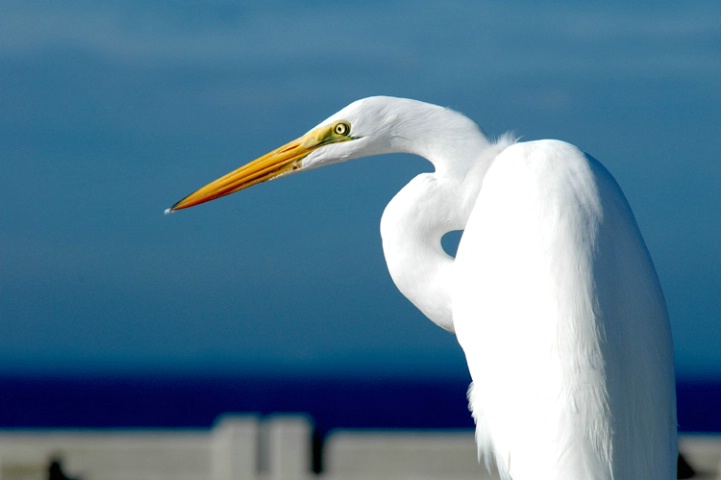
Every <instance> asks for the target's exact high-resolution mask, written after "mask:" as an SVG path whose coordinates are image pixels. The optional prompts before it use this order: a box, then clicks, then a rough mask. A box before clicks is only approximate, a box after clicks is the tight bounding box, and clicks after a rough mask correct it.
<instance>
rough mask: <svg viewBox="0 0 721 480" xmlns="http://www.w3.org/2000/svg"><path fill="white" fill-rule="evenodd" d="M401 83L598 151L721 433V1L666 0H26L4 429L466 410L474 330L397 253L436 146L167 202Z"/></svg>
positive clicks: (12, 175) (401, 88)
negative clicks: (383, 229) (418, 182)
mask: <svg viewBox="0 0 721 480" xmlns="http://www.w3.org/2000/svg"><path fill="white" fill-rule="evenodd" d="M378 94H383V95H394V96H402V97H410V98H416V99H420V100H424V101H427V102H431V103H436V104H440V105H444V106H449V107H451V108H454V109H456V110H459V111H461V112H463V113H465V114H466V115H468V116H469V117H471V118H472V119H474V120H476V121H477V122H478V123H479V125H480V126H481V127H482V128H483V129H484V130H485V131H486V132H487V133H488V134H489V135H490V136H493V137H495V136H498V135H501V134H502V133H504V132H506V131H513V132H515V133H516V134H518V135H520V136H521V137H522V139H524V140H533V139H541V138H559V139H563V140H566V141H569V142H571V143H574V144H576V145H578V146H579V147H580V148H582V149H583V150H585V151H586V152H588V153H590V154H591V155H593V156H594V157H596V158H598V159H599V160H601V161H602V162H603V163H604V164H605V165H606V166H607V167H608V168H609V170H610V171H611V172H612V173H613V174H614V175H615V177H616V179H617V180H618V182H619V183H620V185H621V186H622V188H623V189H624V191H625V193H626V195H627V197H628V199H629V202H630V203H631V205H632V207H633V209H634V212H635V214H636V218H637V221H638V223H639V226H640V228H641V230H642V232H643V234H644V236H645V239H646V241H647V244H648V247H649V250H650V251H651V254H652V256H653V258H654V261H655V264H656V268H657V270H658V273H659V276H660V279H661V283H662V285H663V287H664V290H665V294H666V298H667V301H668V307H669V310H670V314H671V321H672V328H673V335H674V344H675V350H676V368H677V377H678V398H679V423H680V428H681V430H682V431H718V430H719V409H718V405H719V363H720V360H719V337H720V332H719V263H720V260H719V5H718V2H712V1H698V2H691V3H685V4H683V6H681V5H680V4H679V3H678V2H673V1H666V0H661V1H657V2H627V1H621V0H611V1H604V2H584V3H582V4H579V3H577V2H571V1H568V2H564V1H562V2H554V3H553V4H541V3H538V2H533V1H530V0H523V1H517V2H510V3H509V2H503V1H500V0H494V1H450V2H427V3H419V2H413V1H410V0H403V1H397V2H380V1H369V2H363V3H361V4H358V3H356V4H352V5H351V4H348V3H344V2H337V3H336V2H319V1H303V2H291V1H269V2H241V1H239V2H230V1H220V0H219V1H205V2H204V1H190V0H187V1H183V0H181V1H176V2H159V1H147V0H143V1H139V0H138V1H124V2H100V3H99V2H91V1H81V0H70V1H66V2H60V3H58V2H51V1H27V0H23V1H19V0H18V1H13V0H3V1H2V2H1V3H0V164H1V165H2V173H1V175H0V204H1V205H2V208H0V225H1V228H0V249H1V250H0V405H1V408H0V427H28V426H30V427H67V426H70V427H125V426H160V427H164V426H168V427H173V426H183V427H188V426H190V427H193V426H198V427H202V426H209V425H210V424H211V423H212V422H213V421H214V419H215V418H216V416H217V415H218V414H220V413H222V412H225V411H255V412H261V413H264V412H273V411H278V410H281V411H299V412H308V413H310V414H311V415H312V416H313V417H314V419H315V422H316V427H317V428H318V430H319V431H320V432H324V431H327V430H328V429H330V428H333V427H338V426H342V427H354V426H370V427H395V426H398V427H445V428H448V427H453V428H460V427H468V428H470V427H471V426H472V420H471V418H470V415H469V414H468V413H467V410H466V400H465V391H466V388H467V385H468V382H469V380H470V379H469V376H468V372H467V369H466V366H465V362H464V358H463V354H462V352H461V349H460V347H459V346H458V345H457V343H456V341H455V338H454V337H453V336H452V335H450V334H448V333H446V332H445V331H443V330H441V329H439V328H438V327H436V326H435V325H433V324H432V323H431V322H430V321H428V320H427V319H425V318H424V317H423V316H422V314H420V313H419V312H418V311H417V310H416V309H415V308H414V307H413V306H412V305H411V304H410V303H409V302H408V301H407V300H405V298H404V297H403V296H402V295H401V294H400V293H399V292H398V291H397V290H396V288H395V286H394V285H393V283H392V281H391V279H390V277H389V275H388V273H387V271H386V267H385V263H384V260H383V254H382V251H381V244H380V235H379V221H380V217H381V214H382V212H383V208H384V206H385V205H386V204H387V203H388V201H389V200H390V199H391V198H392V196H393V195H394V194H395V193H396V192H397V191H398V190H399V189H400V188H401V187H402V186H403V185H404V184H405V183H407V182H408V181H409V180H410V179H411V178H412V177H413V176H415V175H416V174H418V173H419V172H421V171H428V170H429V169H430V164H428V163H427V162H426V161H424V160H423V159H419V158H416V157H411V156H404V155H397V156H383V157H376V158H371V159H364V160H362V161H356V162H350V163H347V164H342V165H338V166H334V167H332V168H327V169H321V170H318V171H313V172H311V173H307V174H304V175H298V176H293V177H291V178H288V179H283V180H281V181H278V182H271V183H269V184H264V185H260V186H257V187H255V188H253V189H250V190H248V191H244V192H242V193H239V194H237V195H234V196H231V197H228V198H225V199H222V200H219V201H216V202H213V203H211V204H208V205H203V206H201V207H197V208H194V209H191V210H188V211H183V212H181V213H177V214H175V215H172V216H164V215H163V210H164V209H165V208H167V207H169V206H170V205H172V204H173V203H174V202H175V201H177V200H179V199H180V198H182V197H183V196H185V195H187V194H189V193H190V192H192V191H193V190H195V189H196V188H198V187H200V186H202V185H204V184H205V183H206V182H208V181H210V180H213V179H215V178H217V177H218V176H220V175H222V174H225V173H226V172H228V171H230V170H232V169H234V168H236V167H238V166H240V165H241V164H242V163H245V162H246V161H248V160H251V159H253V158H255V157H257V156H259V155H260V154H263V153H265V152H267V151H269V150H270V149H272V148H275V147H277V146H279V145H281V144H283V143H285V142H286V141H288V140H291V139H293V138H295V137H297V136H298V135H300V134H302V133H304V132H305V131H307V130H308V129H310V128H311V127H313V126H315V125H316V124H317V123H318V122H319V121H321V120H323V119H324V118H326V117H327V116H329V115H330V114H332V113H334V112H335V111H337V110H339V109H340V108H342V107H343V106H345V105H346V104H348V103H350V102H351V101H353V100H355V99H358V98H362V97H366V96H370V95H378ZM449 248H450V249H452V248H453V247H452V245H449Z"/></svg>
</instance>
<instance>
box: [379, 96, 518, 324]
mask: <svg viewBox="0 0 721 480" xmlns="http://www.w3.org/2000/svg"><path fill="white" fill-rule="evenodd" d="M443 110H444V113H445V115H444V116H443V119H444V121H445V126H446V127H447V132H446V134H443V133H441V134H439V133H438V129H437V126H438V123H437V121H434V122H433V123H434V130H429V131H433V132H434V133H433V135H432V136H430V135H429V136H427V137H425V139H424V141H422V142H420V143H413V144H411V143H410V142H409V143H408V144H405V145H404V144H403V143H404V142H403V137H402V135H400V136H399V140H398V144H397V147H399V150H402V151H405V152H407V153H414V154H417V155H420V156H423V157H425V158H426V159H428V160H429V161H431V163H433V165H434V167H435V172H434V173H425V174H421V175H419V176H417V177H415V178H414V179H413V180H412V181H411V182H410V183H408V185H406V186H405V187H404V188H403V189H402V190H401V191H400V192H398V194H397V195H396V196H395V197H394V198H393V199H392V200H391V202H390V203H389V204H388V206H387V207H386V209H385V211H384V213H383V217H382V219H381V237H382V240H383V253H384V254H385V258H386V263H387V265H388V270H389V272H390V274H391V277H392V278H393V281H394V283H395V284H396V286H397V287H398V289H399V290H400V291H401V293H403V295H405V296H406V298H408V300H410V301H411V303H413V304H414V305H415V306H416V307H417V308H418V309H419V310H421V312H423V313H424V314H425V315H426V316H427V317H428V318H429V319H431V320H432V321H433V322H434V323H435V324H437V325H438V326H440V327H442V328H444V329H446V330H448V331H450V332H454V327H453V314H452V302H451V299H452V288H453V282H454V274H453V262H454V259H453V257H450V256H449V255H447V254H446V253H445V252H444V251H443V247H442V246H441V238H442V237H443V235H444V234H446V233H447V232H450V231H452V230H462V229H463V228H464V227H465V225H466V222H467V220H468V217H469V215H470V213H471V210H472V209H473V206H474V205H475V200H476V198H477V196H478V193H479V191H480V188H481V183H482V181H483V177H484V175H485V173H486V171H487V169H488V167H489V166H490V165H491V162H492V161H493V158H495V156H496V155H497V154H498V152H500V150H502V149H503V148H505V147H506V146H507V145H508V144H509V143H511V142H512V139H510V138H504V139H503V140H502V141H501V142H499V143H497V144H491V143H489V142H488V140H487V139H486V137H485V136H484V135H483V134H482V133H481V131H480V130H479V129H478V127H477V126H476V125H475V124H474V123H473V122H471V121H470V120H468V119H467V118H466V117H463V116H462V115H460V114H457V113H455V112H450V111H448V110H445V109H443ZM417 127H418V126H417V125H416V126H415V127H414V131H416V132H417V131H418V129H417ZM401 133H402V132H401Z"/></svg>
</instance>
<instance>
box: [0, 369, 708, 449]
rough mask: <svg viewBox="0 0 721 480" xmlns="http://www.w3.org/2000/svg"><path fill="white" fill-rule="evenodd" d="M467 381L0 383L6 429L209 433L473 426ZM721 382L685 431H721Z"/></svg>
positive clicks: (692, 407) (695, 391)
mask: <svg viewBox="0 0 721 480" xmlns="http://www.w3.org/2000/svg"><path fill="white" fill-rule="evenodd" d="M467 381H468V380H467V379H465V378H456V379H433V380H420V379H403V378H392V377H389V378H383V379H377V378H355V379H353V378H332V377H331V378H300V377H282V376H275V377H253V376H234V375H194V376H180V375H176V376H169V375H157V376H154V375H150V374H143V375H114V376H101V375H78V376H70V377H65V376H51V375H46V376H42V375H35V376H4V377H0V428H137V427H141V428H142V427H152V428H166V427H170V428H172V427H181V428H207V427H210V426H212V425H213V423H214V422H215V421H216V419H217V418H218V417H219V416H220V415H221V414H223V413H226V412H256V413H258V414H261V415H264V414H271V413H278V412H302V413H307V414H309V415H310V416H311V417H312V419H313V421H314V425H315V430H316V435H320V436H323V435H324V434H325V433H326V432H328V431H329V430H331V429H333V428H452V429H458V428H468V429H470V428H473V422H472V419H471V416H470V414H469V413H468V410H467V406H466V399H465V398H466V389H467ZM720 412H721V386H720V385H719V382H679V384H678V421H679V428H680V430H681V431H682V432H716V433H718V432H719V430H720V427H721V413H720Z"/></svg>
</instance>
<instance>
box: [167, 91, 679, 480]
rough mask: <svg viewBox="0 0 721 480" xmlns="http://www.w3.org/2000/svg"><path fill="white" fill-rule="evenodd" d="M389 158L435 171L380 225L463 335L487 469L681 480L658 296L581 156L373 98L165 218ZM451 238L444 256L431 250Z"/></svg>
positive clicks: (433, 309)
mask: <svg viewBox="0 0 721 480" xmlns="http://www.w3.org/2000/svg"><path fill="white" fill-rule="evenodd" d="M395 152H404V153H411V154H416V155H420V156H422V157H425V158H426V159H428V160H429V161H430V162H431V163H432V164H433V165H434V167H435V171H434V172H433V173H423V174H421V175H418V176H417V177H415V178H414V179H413V180H412V181H411V182H410V183H409V184H408V185H406V186H405V187H404V188H403V189H402V190H401V191H400V192H398V194H397V195H396V196H395V197H394V198H393V199H392V200H391V202H390V203H389V204H388V206H387V208H386V209H385V212H384V213H383V217H382V219H381V236H382V239H383V251H384V254H385V257H386V262H387V264H388V270H389V271H390V274H391V276H392V277H393V281H394V282H395V284H396V285H397V286H398V289H399V290H400V291H401V292H402V293H403V294H404V295H405V296H406V297H407V298H408V299H409V300H410V301H411V302H412V303H413V304H414V305H416V306H417V307H418V308H419V309H420V310H421V311H422V312H423V313H424V314H425V315H426V316H427V317H428V318H430V319H431V320H432V321H433V322H435V323H436V324H438V325H439V326H441V327H443V328H444V329H446V330H448V331H450V332H455V334H456V335H457V338H458V342H459V343H460V345H461V346H462V348H463V350H464V352H465V355H466V359H467V361H468V367H469V370H470V373H471V377H472V380H473V383H472V384H471V387H470V389H469V393H468V397H469V406H470V409H471V411H472V414H473V417H474V419H475V422H476V439H477V442H478V449H479V455H482V456H484V457H485V459H486V463H487V464H488V462H490V460H489V459H493V458H495V462H496V464H497V466H498V469H499V471H500V473H501V476H502V477H503V478H513V479H514V480H523V479H529V478H533V479H539V478H541V479H563V480H568V479H615V480H621V479H636V480H637V479H644V478H648V479H655V480H657V479H670V478H675V473H676V459H677V446H676V400H675V388H674V371H673V352H672V344H671V335H670V328H669V321H668V314H667V311H666V306H665V301H664V298H663V293H662V291H661V287H660V285H659V281H658V278H657V275H656V272H655V270H654V266H653V263H652V261H651V258H650V256H649V254H648V251H647V249H646V246H645V244H644V241H643V239H642V237H641V234H640V232H639V230H638V227H637V225H636V221H635V220H634V217H633V214H632V213H631V209H630V207H629V206H628V203H627V201H626V199H625V197H624V195H623V193H622V192H621V189H620V188H619V186H618V185H617V183H616V181H615V180H614V179H613V177H612V176H611V174H610V173H609V172H608V171H607V170H606V169H605V168H604V167H603V166H602V165H601V164H600V163H599V162H598V161H596V160H595V159H593V158H592V157H590V156H588V155H586V154H584V153H583V152H582V151H581V150H579V149H578V148H576V147H574V146H572V145H570V144H568V143H564V142H561V141H557V140H540V141H531V142H522V143H516V142H515V140H514V139H512V138H510V137H508V136H504V137H502V138H501V139H500V140H499V141H497V142H492V141H489V140H488V139H487V138H486V136H485V135H484V134H483V133H482V132H481V130H480V129H479V128H478V127H477V126H476V124H475V123H473V122H472V121H471V120H469V119H468V118H467V117H465V116H463V115H461V114H459V113H456V112H454V111H452V110H449V109H446V108H442V107H439V106H435V105H430V104H426V103H422V102H418V101H415V100H408V99H400V98H390V97H371V98H366V99H363V100H359V101H356V102H354V103H352V104H350V105H349V106H347V107H346V108H344V109H343V110H341V111H340V112H338V113H336V114H335V115H332V116H331V117H330V118H328V119H327V120H324V121H323V122H321V123H320V124H319V125H318V126H317V127H315V128H313V129H311V130H310V131H309V132H308V133H306V134H305V135H303V136H301V137H300V138H298V139H297V140H294V141H292V142H290V143H288V144H286V145H284V146H282V147H280V148H278V149H276V150H273V151H272V152H270V153H268V154H266V155H264V156H262V157H260V158H258V159H257V160H255V161H253V162H251V163H249V164H247V165H245V166H243V167H241V168H239V169H237V170H235V171H233V172H231V173H229V174H227V175H225V176H224V177H222V178H220V179H218V180H216V181H214V182H212V183H210V184H208V185H206V186H205V187H203V188H201V189H200V190H198V191H196V192H195V193H193V194H191V195H189V196H188V197H186V198H184V199H183V200H181V201H179V202H178V203H176V204H175V205H174V206H173V207H172V208H170V209H168V210H167V211H166V212H171V211H175V210H180V209H183V208H188V207H191V206H193V205H198V204H200V203H203V202H207V201H209V200H213V199H215V198H218V197H221V196H224V195H228V194H230V193H233V192H236V191H238V190H241V189H243V188H247V187H249V186H251V185H255V184H257V183H260V182H264V181H266V180H271V179H274V178H277V177H280V176H284V175H288V174H290V173H293V172H300V171H304V170H309V169H312V168H316V167H321V166H324V165H330V164H332V163H337V162H342V161H345V160H350V159H353V158H359V157H365V156H370V155H378V154H387V153H395ZM460 229H462V230H464V233H463V236H462V238H461V241H460V244H459V247H458V252H457V255H456V258H455V259H454V258H452V257H450V256H448V255H447V254H446V253H445V252H444V251H443V249H442V247H441V237H442V236H443V235H444V234H445V233H446V232H449V231H451V230H460Z"/></svg>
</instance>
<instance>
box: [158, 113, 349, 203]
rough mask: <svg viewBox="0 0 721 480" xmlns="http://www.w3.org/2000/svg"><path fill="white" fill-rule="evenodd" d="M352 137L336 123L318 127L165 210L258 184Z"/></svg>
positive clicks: (204, 200)
mask: <svg viewBox="0 0 721 480" xmlns="http://www.w3.org/2000/svg"><path fill="white" fill-rule="evenodd" d="M343 140H350V137H343V136H341V137H338V136H336V135H335V134H334V132H333V126H325V127H319V128H316V129H314V130H311V131H310V132H308V133H307V134H305V135H303V136H302V137H300V138H298V139H296V140H293V141H292V142H290V143H287V144H285V145H283V146H282V147H280V148H277V149H275V150H273V151H272V152H269V153H267V154H265V155H263V156H262V157H260V158H258V159H256V160H253V161H252V162H250V163H248V164H246V165H244V166H242V167H240V168H239V169H237V170H234V171H232V172H230V173H228V174H227V175H225V176H223V177H220V178H219V179H217V180H215V181H213V182H210V183H209V184H207V185H206V186H204V187H203V188H201V189H199V190H197V191H196V192H194V193H191V194H190V195H188V196H187V197H185V198H184V199H182V200H180V201H179V202H178V203H176V204H175V205H173V206H172V207H170V208H169V209H167V210H166V211H165V213H172V212H174V211H176V210H182V209H184V208H189V207H193V206H195V205H200V204H201V203H205V202H209V201H211V200H215V199H216V198H220V197H224V196H225V195H230V194H231V193H235V192H237V191H239V190H243V189H244V188H248V187H251V186H253V185H255V184H257V183H261V182H265V181H267V180H271V179H273V178H275V177H277V176H279V175H282V174H284V173H288V172H292V171H294V170H298V169H299V168H301V166H302V161H303V159H304V158H305V157H307V156H308V155H309V154H310V153H311V152H312V151H313V150H315V149H316V148H318V147H321V146H323V145H326V144H328V143H332V142H336V141H343Z"/></svg>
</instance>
